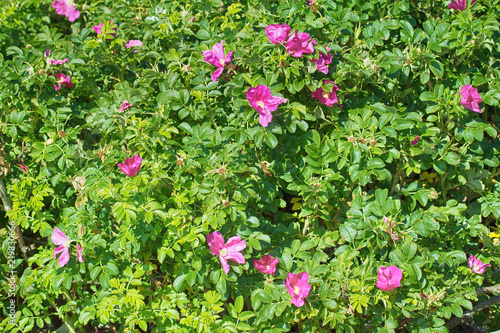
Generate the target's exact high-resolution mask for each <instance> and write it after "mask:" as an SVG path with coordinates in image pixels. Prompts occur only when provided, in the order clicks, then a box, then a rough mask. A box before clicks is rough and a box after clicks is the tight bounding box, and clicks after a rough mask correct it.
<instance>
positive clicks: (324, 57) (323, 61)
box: [310, 39, 332, 74]
mask: <svg viewBox="0 0 500 333" xmlns="http://www.w3.org/2000/svg"><path fill="white" fill-rule="evenodd" d="M314 42H315V40H314V39H313V43H314ZM325 48H326V52H327V54H324V53H323V52H319V56H318V59H311V60H310V61H312V62H314V63H316V66H317V68H318V71H320V72H321V73H323V74H328V65H329V64H331V63H332V55H331V54H330V50H331V49H330V48H329V47H328V46H326V45H325Z"/></svg>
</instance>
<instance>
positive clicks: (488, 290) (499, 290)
mask: <svg viewBox="0 0 500 333" xmlns="http://www.w3.org/2000/svg"><path fill="white" fill-rule="evenodd" d="M476 294H478V295H483V294H500V284H497V285H496V286H489V287H484V288H476Z"/></svg>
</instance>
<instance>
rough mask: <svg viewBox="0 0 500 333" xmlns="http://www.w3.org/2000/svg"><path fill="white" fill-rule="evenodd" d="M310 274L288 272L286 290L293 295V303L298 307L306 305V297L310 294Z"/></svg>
mask: <svg viewBox="0 0 500 333" xmlns="http://www.w3.org/2000/svg"><path fill="white" fill-rule="evenodd" d="M308 281H309V274H307V273H306V272H302V273H299V274H293V273H288V275H287V276H286V282H283V283H284V284H285V286H286V290H287V291H288V293H289V294H290V296H292V304H294V305H295V306H297V307H300V306H302V305H304V298H306V297H307V296H308V295H309V291H310V290H311V286H310V285H309V283H308Z"/></svg>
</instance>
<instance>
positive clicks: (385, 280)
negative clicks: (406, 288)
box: [377, 266, 403, 291]
mask: <svg viewBox="0 0 500 333" xmlns="http://www.w3.org/2000/svg"><path fill="white" fill-rule="evenodd" d="M402 278H403V271H402V270H400V269H399V268H397V267H396V266H389V267H383V266H382V267H379V268H378V280H377V288H378V289H381V290H385V291H389V290H393V289H395V288H397V287H401V279H402Z"/></svg>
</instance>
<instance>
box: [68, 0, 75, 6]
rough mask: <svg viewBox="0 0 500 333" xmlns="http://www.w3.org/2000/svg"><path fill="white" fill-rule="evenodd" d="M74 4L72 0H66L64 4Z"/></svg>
mask: <svg viewBox="0 0 500 333" xmlns="http://www.w3.org/2000/svg"><path fill="white" fill-rule="evenodd" d="M74 4H75V3H74V2H73V0H66V5H68V6H73V5H74Z"/></svg>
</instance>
